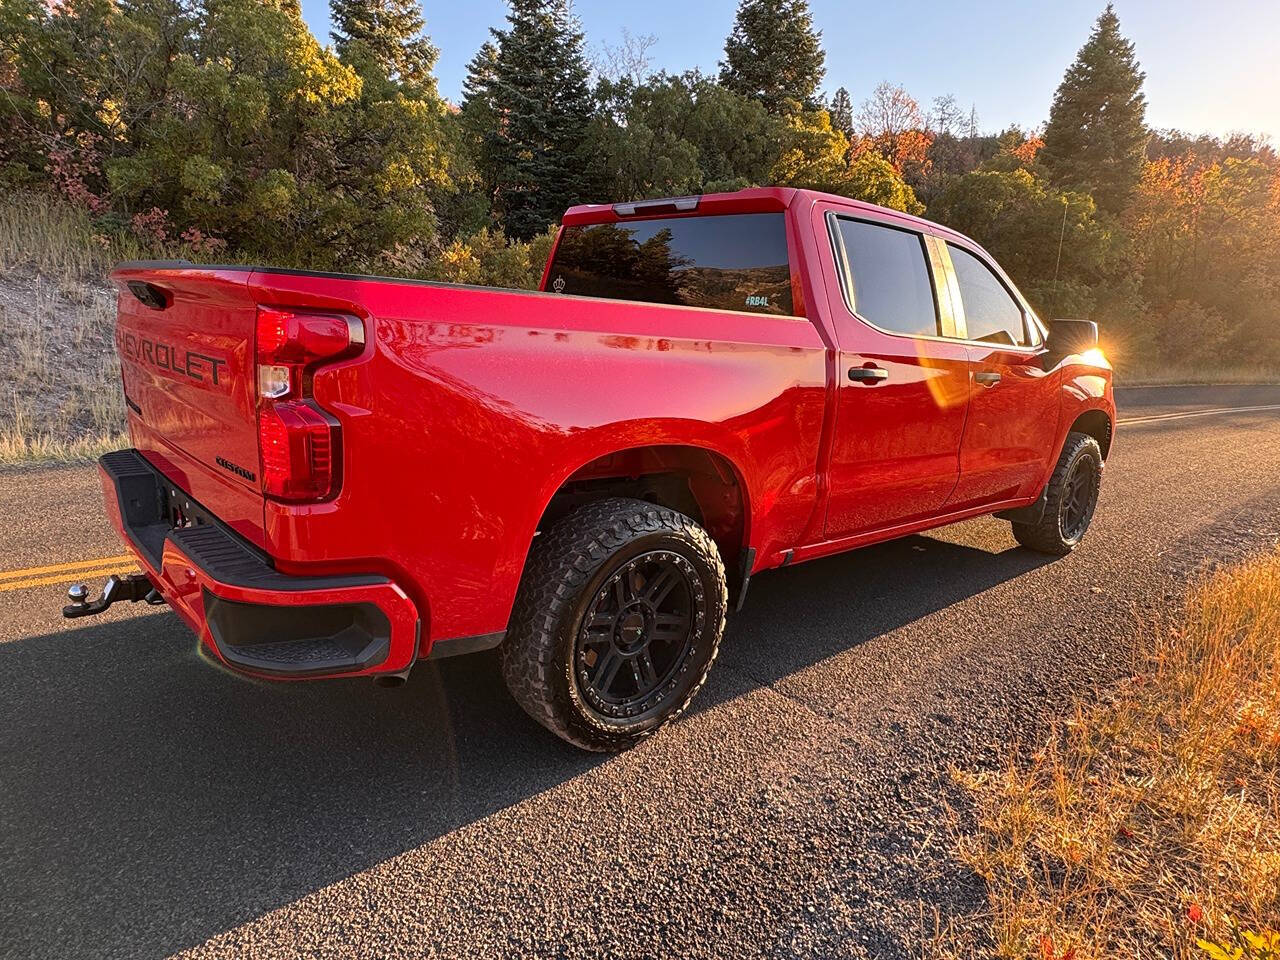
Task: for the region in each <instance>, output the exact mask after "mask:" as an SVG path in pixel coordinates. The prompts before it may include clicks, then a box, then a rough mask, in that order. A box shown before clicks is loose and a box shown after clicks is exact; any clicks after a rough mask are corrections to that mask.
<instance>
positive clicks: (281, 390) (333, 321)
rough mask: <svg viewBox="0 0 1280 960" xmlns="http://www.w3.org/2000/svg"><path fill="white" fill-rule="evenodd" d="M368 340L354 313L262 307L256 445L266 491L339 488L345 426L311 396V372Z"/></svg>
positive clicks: (305, 495)
mask: <svg viewBox="0 0 1280 960" xmlns="http://www.w3.org/2000/svg"><path fill="white" fill-rule="evenodd" d="M363 345H364V327H363V326H361V324H360V321H359V320H357V319H355V318H354V317H346V316H335V315H332V314H313V313H306V312H302V311H296V310H281V309H279V308H276V307H259V308H258V327H257V335H256V343H255V349H256V352H257V372H258V377H257V379H258V447H259V451H260V454H259V456H260V459H261V466H262V490H263V493H265V494H266V495H267V496H269V497H272V498H274V499H277V500H287V501H292V502H298V501H312V500H323V499H325V498H326V497H328V496H330V495H331V494H332V493H333V492H334V488H335V487H336V485H337V480H338V464H339V462H340V461H341V442H342V441H341V434H340V432H339V429H338V422H337V421H336V420H335V419H334V418H333V417H331V416H329V415H328V414H327V413H325V412H324V411H323V410H322V409H320V406H319V405H318V404H317V403H316V402H315V400H313V399H312V398H311V377H312V374H313V373H314V372H315V370H316V368H317V367H320V366H323V365H324V364H327V363H333V362H335V361H337V360H341V359H344V358H346V357H349V356H352V355H354V354H355V353H358V352H359V350H360V348H361V347H362V346H363Z"/></svg>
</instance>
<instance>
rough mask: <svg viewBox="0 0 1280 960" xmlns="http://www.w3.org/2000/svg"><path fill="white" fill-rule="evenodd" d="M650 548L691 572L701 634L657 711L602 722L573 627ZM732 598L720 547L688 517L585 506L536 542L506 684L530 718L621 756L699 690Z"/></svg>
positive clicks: (507, 648)
mask: <svg viewBox="0 0 1280 960" xmlns="http://www.w3.org/2000/svg"><path fill="white" fill-rule="evenodd" d="M655 550H657V551H670V552H671V553H673V554H676V555H678V556H679V557H681V558H683V560H684V561H687V563H688V564H690V565H691V569H692V570H693V571H695V572H696V577H697V578H698V583H699V584H700V593H701V597H700V602H701V608H702V614H703V616H702V618H701V627H700V632H699V633H697V634H696V636H697V640H696V642H693V643H692V649H690V651H689V652H688V654H687V656H686V657H685V658H683V659H682V661H681V662H682V663H684V664H685V665H686V666H685V668H684V669H683V670H681V671H680V673H681V678H680V682H679V685H678V688H677V689H675V690H673V691H672V693H671V695H670V699H669V701H667V702H665V703H661V704H659V705H658V707H657V708H655V709H657V710H659V711H660V712H659V713H658V714H657V715H650V716H646V717H642V718H637V719H631V718H627V717H621V718H615V717H605V716H603V715H601V714H600V713H599V712H598V711H596V710H594V709H592V707H591V705H590V704H589V703H588V702H587V700H586V699H585V698H584V695H583V692H582V690H581V689H580V685H579V681H578V678H577V677H575V676H574V675H573V670H574V659H575V645H576V643H577V637H578V631H579V629H580V628H581V627H582V620H583V617H584V616H585V615H586V614H587V612H588V610H590V609H591V604H592V602H593V601H594V598H596V596H597V593H598V591H599V590H600V589H601V586H602V585H603V584H606V583H608V582H609V578H610V577H612V576H613V575H614V574H615V573H616V572H618V571H619V570H620V569H622V568H623V567H624V566H625V565H626V564H627V562H628V561H629V560H630V559H631V558H634V557H637V556H639V555H643V554H645V553H646V552H647V551H655ZM682 567H683V564H682ZM686 569H689V568H686ZM728 601H729V598H728V590H727V587H726V580H725V571H724V564H723V562H722V561H721V558H720V551H719V550H718V549H717V548H716V545H715V543H714V541H712V539H711V537H710V536H709V535H708V534H707V532H706V531H705V530H703V529H702V527H700V526H699V525H698V524H697V523H695V522H694V521H693V520H691V519H690V518H689V517H687V516H685V515H684V514H682V513H678V512H677V511H675V510H672V509H670V508H668V507H662V506H658V505H656V504H652V503H648V502H646V501H643V500H632V499H623V498H611V499H608V500H599V501H596V502H594V503H589V504H586V505H584V506H581V507H579V508H577V509H576V510H574V511H572V512H571V513H569V514H567V515H566V516H565V517H563V518H562V519H561V520H559V521H558V522H557V523H555V524H554V525H553V526H552V527H551V528H550V529H548V530H546V531H544V532H543V533H541V534H540V535H539V536H537V537H535V538H534V543H533V547H532V549H531V550H530V553H529V558H528V560H527V561H526V563H525V569H524V576H523V578H522V579H521V582H520V590H519V593H518V594H517V596H516V602H515V607H514V609H513V611H512V615H511V622H510V625H509V627H508V630H507V635H506V638H505V639H504V641H503V644H502V648H501V651H500V653H501V661H502V674H503V678H504V679H505V680H506V683H507V688H508V689H509V690H510V691H511V695H512V696H513V697H514V698H515V700H516V702H517V703H519V704H520V706H521V707H523V708H524V710H525V711H526V712H527V713H528V714H529V716H531V717H533V718H534V719H535V720H537V721H538V722H539V723H541V724H542V725H543V726H544V727H546V728H547V729H548V730H550V731H551V732H552V733H555V734H556V735H557V736H560V737H562V738H563V739H565V740H567V741H568V742H569V743H572V744H574V745H575V746H578V747H581V748H583V749H585V750H594V751H601V752H606V751H618V750H625V749H627V748H628V747H631V746H633V745H635V744H636V743H638V742H639V741H641V740H643V739H644V738H646V737H649V736H651V735H652V734H653V733H654V732H655V731H657V730H659V729H661V728H662V727H663V726H665V725H666V724H668V723H671V722H672V721H673V720H675V719H676V718H677V717H679V716H680V715H681V714H682V713H683V712H684V711H685V709H686V708H687V707H688V706H689V703H690V701H692V700H693V698H694V696H695V695H696V694H697V692H698V690H699V689H701V687H702V684H703V682H704V681H705V680H706V677H707V672H708V671H709V670H710V669H711V665H712V663H714V662H715V658H716V654H717V653H718V652H719V648H720V637H721V635H722V634H723V632H724V621H725V611H726V610H727V608H728Z"/></svg>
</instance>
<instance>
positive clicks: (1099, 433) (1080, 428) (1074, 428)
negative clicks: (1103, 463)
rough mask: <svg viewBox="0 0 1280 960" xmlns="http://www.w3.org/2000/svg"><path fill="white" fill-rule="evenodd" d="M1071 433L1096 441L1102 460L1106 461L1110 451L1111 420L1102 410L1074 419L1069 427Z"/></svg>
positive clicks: (1088, 412)
mask: <svg viewBox="0 0 1280 960" xmlns="http://www.w3.org/2000/svg"><path fill="white" fill-rule="evenodd" d="M1071 432H1072V433H1085V434H1088V435H1089V436H1091V437H1093V439H1095V440H1097V441H1098V446H1099V448H1101V450H1102V459H1103V460H1105V459H1107V454H1108V453H1109V452H1110V451H1111V418H1110V417H1108V416H1107V415H1106V413H1104V412H1103V411H1102V410H1089V411H1087V412H1085V413H1082V414H1080V416H1078V417H1076V422H1075V423H1073V424H1072V425H1071Z"/></svg>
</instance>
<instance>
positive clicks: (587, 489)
mask: <svg viewBox="0 0 1280 960" xmlns="http://www.w3.org/2000/svg"><path fill="white" fill-rule="evenodd" d="M606 497H634V498H636V499H637V500H647V501H649V502H650V503H656V504H660V505H662V506H664V507H670V508H671V509H672V510H679V511H680V512H681V513H683V514H684V515H685V516H688V517H692V518H693V519H694V520H696V521H697V522H698V523H699V524H701V526H702V527H703V528H704V529H705V530H706V531H707V533H709V534H710V535H711V539H712V540H714V541H715V544H716V546H717V547H718V548H719V549H720V556H721V558H722V559H723V560H724V563H725V567H726V568H727V569H728V570H729V571H730V576H731V577H732V576H733V571H734V570H735V569H736V568H737V564H738V557H739V552H740V551H741V550H742V545H743V543H744V542H745V537H746V523H747V515H746V497H745V495H744V493H743V489H742V484H741V483H740V482H739V480H738V474H737V471H735V470H734V468H733V465H732V464H731V463H730V462H729V461H728V460H726V459H725V458H724V457H722V456H720V455H719V454H715V453H712V452H711V451H709V450H703V449H701V448H700V447H683V446H671V445H662V446H652V447H635V448H632V449H630V450H620V451H618V452H616V453H610V454H606V455H605V456H603V457H598V458H597V459H595V460H592V461H591V462H590V463H588V464H586V465H585V466H583V467H581V468H580V469H578V470H576V471H575V472H574V473H573V475H572V476H570V477H569V478H568V479H567V480H566V481H565V482H564V483H563V484H561V486H560V489H559V490H557V491H556V492H555V495H554V496H552V498H551V502H550V503H548V504H547V508H546V510H544V511H543V514H542V519H541V520H539V521H538V530H539V531H541V530H545V529H546V528H547V527H549V526H551V525H552V524H553V523H555V522H556V521H557V520H559V519H560V518H561V517H563V516H564V515H565V514H567V513H568V512H569V511H570V510H573V509H575V508H577V507H579V506H581V505H582V504H584V503H589V502H591V501H592V500H603V499H605V498H606Z"/></svg>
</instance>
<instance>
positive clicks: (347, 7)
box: [329, 0, 439, 95]
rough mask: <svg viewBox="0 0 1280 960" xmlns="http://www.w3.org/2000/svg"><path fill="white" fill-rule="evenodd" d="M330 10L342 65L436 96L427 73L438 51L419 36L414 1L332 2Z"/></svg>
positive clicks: (420, 28) (420, 23)
mask: <svg viewBox="0 0 1280 960" xmlns="http://www.w3.org/2000/svg"><path fill="white" fill-rule="evenodd" d="M329 10H330V13H331V15H332V17H333V40H334V44H335V46H336V47H337V49H338V56H339V58H340V59H341V60H342V62H343V63H345V64H348V65H350V66H352V67H353V68H355V70H356V71H357V72H358V73H360V74H361V75H367V74H368V73H369V70H370V69H373V70H376V71H379V72H381V74H382V75H384V76H385V77H387V78H389V79H392V80H396V81H398V82H400V83H402V84H405V85H408V86H411V87H414V88H417V89H420V90H424V91H428V92H430V93H431V94H432V95H434V93H435V78H434V76H433V75H432V73H431V71H432V69H433V68H434V67H435V65H436V58H437V57H438V56H439V51H438V50H437V49H436V48H435V47H434V46H433V45H432V43H431V41H430V40H429V39H427V37H426V36H425V35H424V34H423V28H424V27H425V25H426V24H425V23H424V21H423V19H422V7H420V6H419V5H418V0H330V3H329Z"/></svg>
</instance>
